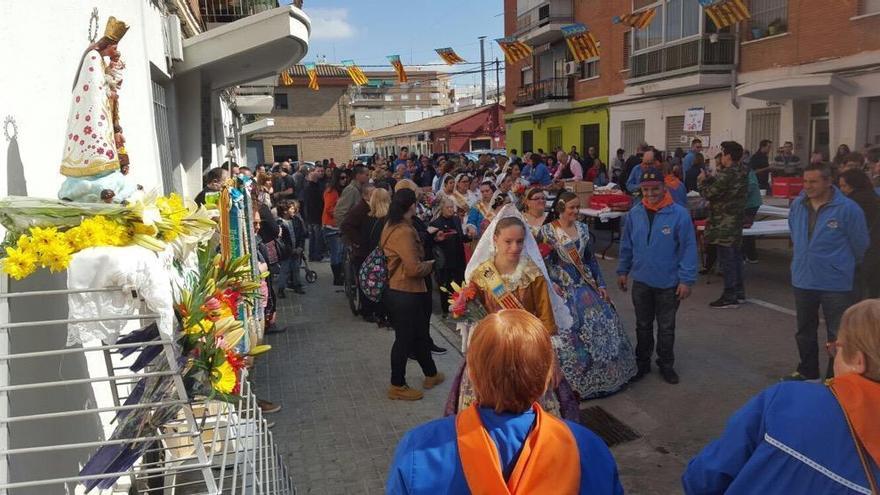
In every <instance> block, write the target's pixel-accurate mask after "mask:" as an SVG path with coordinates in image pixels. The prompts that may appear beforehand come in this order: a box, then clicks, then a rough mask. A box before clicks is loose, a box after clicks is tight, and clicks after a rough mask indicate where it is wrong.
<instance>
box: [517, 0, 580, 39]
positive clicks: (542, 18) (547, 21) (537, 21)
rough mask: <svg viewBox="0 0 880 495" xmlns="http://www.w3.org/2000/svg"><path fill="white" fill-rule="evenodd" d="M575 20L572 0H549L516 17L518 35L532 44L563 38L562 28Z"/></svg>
mask: <svg viewBox="0 0 880 495" xmlns="http://www.w3.org/2000/svg"><path fill="white" fill-rule="evenodd" d="M573 22H575V19H574V6H573V2H572V0H549V1H547V2H544V3H542V4H540V5H538V6H537V7H534V8H531V9H529V10H527V11H525V12H523V13H522V14H520V15H518V16H517V18H516V32H515V33H514V36H516V37H517V38H518V39H519V40H520V41H525V42H527V43H530V44H532V45H541V44H544V43H550V42H551V41H555V40H558V39H561V38H562V31H561V30H560V28H562V26H564V25H566V24H571V23H573Z"/></svg>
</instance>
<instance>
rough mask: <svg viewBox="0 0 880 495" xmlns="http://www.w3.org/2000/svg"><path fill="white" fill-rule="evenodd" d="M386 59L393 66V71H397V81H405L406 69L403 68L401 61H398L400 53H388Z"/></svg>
mask: <svg viewBox="0 0 880 495" xmlns="http://www.w3.org/2000/svg"><path fill="white" fill-rule="evenodd" d="M388 61H389V62H391V66H392V67H394V72H397V82H399V83H401V84H402V83H405V82H406V81H407V78H406V70H404V68H403V62H401V61H400V55H388Z"/></svg>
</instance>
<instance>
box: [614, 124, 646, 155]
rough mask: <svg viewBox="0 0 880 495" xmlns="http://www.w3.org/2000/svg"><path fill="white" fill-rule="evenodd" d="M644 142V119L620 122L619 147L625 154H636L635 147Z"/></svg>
mask: <svg viewBox="0 0 880 495" xmlns="http://www.w3.org/2000/svg"><path fill="white" fill-rule="evenodd" d="M643 142H645V120H644V119H639V120H625V121H623V122H621V123H620V147H621V148H623V149H624V151H626V153H624V154H625V155H634V154H636V149H637V148H638V147H639V145H640V144H642V143H643Z"/></svg>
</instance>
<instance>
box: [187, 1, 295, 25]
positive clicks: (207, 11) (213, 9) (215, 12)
mask: <svg viewBox="0 0 880 495" xmlns="http://www.w3.org/2000/svg"><path fill="white" fill-rule="evenodd" d="M275 7H278V0H199V13H200V14H201V16H202V21H203V22H205V23H206V24H211V23H226V22H235V21H237V20H239V19H243V18H245V17H247V16H250V15H254V14H259V13H260V12H265V11H267V10H271V9H274V8H275Z"/></svg>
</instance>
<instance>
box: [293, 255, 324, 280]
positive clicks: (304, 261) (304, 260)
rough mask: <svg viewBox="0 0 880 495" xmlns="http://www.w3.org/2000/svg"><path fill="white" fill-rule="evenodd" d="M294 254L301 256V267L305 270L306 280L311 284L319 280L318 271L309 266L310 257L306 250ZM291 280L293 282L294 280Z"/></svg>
mask: <svg viewBox="0 0 880 495" xmlns="http://www.w3.org/2000/svg"><path fill="white" fill-rule="evenodd" d="M294 256H299V268H300V269H301V270H302V271H303V273H305V275H306V282H308V283H310V284H313V283H315V282H317V281H318V272H316V271H315V270H312V269H311V268H310V267H309V259H308V257H306V255H305V251H303V252H301V253H299V254H294ZM292 275H293V274H291V276H292ZM290 282H292V280H291V281H290Z"/></svg>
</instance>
